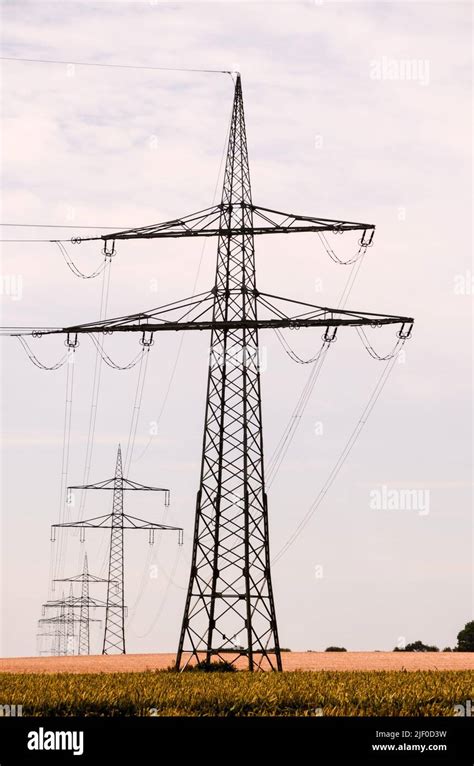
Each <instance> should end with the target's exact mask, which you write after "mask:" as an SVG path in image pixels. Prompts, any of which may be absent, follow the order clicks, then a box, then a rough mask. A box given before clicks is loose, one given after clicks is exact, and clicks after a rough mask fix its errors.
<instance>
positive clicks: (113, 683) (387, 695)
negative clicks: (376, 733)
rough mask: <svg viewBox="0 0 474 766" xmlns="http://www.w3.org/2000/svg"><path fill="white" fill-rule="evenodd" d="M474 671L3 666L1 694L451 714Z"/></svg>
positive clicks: (57, 709)
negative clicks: (21, 669)
mask: <svg viewBox="0 0 474 766" xmlns="http://www.w3.org/2000/svg"><path fill="white" fill-rule="evenodd" d="M473 680H474V674H473V673H472V671H469V670H467V671H420V670H418V671H413V672H408V671H316V672H315V671H293V672H288V671H287V672H283V673H249V672H246V671H242V672H236V673H221V672H214V673H205V672H202V671H197V672H196V671H195V672H190V673H176V672H167V671H145V672H135V673H94V674H81V673H50V674H40V673H21V674H20V673H2V674H0V702H3V701H6V700H8V701H9V703H10V704H16V705H20V704H21V705H22V706H23V715H32V716H39V715H50V716H71V715H84V716H118V715H121V716H123V715H125V716H151V715H153V716H452V715H454V706H455V705H456V704H459V703H462V702H464V701H465V700H466V699H470V698H471V697H472V696H473Z"/></svg>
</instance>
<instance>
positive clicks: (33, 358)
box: [14, 335, 67, 372]
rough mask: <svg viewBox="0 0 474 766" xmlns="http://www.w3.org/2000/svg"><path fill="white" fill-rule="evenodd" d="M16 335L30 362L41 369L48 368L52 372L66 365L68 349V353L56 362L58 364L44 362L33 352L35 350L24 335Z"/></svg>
mask: <svg viewBox="0 0 474 766" xmlns="http://www.w3.org/2000/svg"><path fill="white" fill-rule="evenodd" d="M14 337H15V338H18V340H19V341H20V343H21V345H22V346H23V348H24V350H25V352H26V354H27V356H28V359H29V360H30V362H32V363H33V364H34V365H35V367H38V368H39V369H40V370H48V371H49V372H51V371H52V370H59V368H60V367H63V365H65V364H66V362H67V351H66V353H65V354H63V356H62V357H61V359H60V360H59V362H56V364H52V365H46V364H43V363H42V362H40V360H39V359H38V357H37V356H36V355H35V354H34V353H33V351H32V350H31V348H30V347H29V345H28V343H27V342H26V340H25V339H24V338H23V336H21V335H15V336H14Z"/></svg>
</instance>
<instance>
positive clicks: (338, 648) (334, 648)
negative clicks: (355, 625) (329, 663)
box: [324, 646, 347, 652]
mask: <svg viewBox="0 0 474 766" xmlns="http://www.w3.org/2000/svg"><path fill="white" fill-rule="evenodd" d="M324 651H325V652H347V649H344V647H343V646H328V648H327V649H325V650H324Z"/></svg>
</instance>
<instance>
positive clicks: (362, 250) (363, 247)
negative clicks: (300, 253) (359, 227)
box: [316, 231, 371, 266]
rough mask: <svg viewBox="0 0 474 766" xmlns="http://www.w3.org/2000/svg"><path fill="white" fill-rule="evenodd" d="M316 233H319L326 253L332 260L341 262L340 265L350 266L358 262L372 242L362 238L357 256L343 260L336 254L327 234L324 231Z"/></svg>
mask: <svg viewBox="0 0 474 766" xmlns="http://www.w3.org/2000/svg"><path fill="white" fill-rule="evenodd" d="M316 234H317V235H318V237H319V239H320V240H321V242H322V245H323V247H324V249H325V251H326V253H327V254H328V255H329V257H330V258H331V260H332V261H334V263H337V264H339V266H350V265H351V264H353V263H356V262H357V261H358V260H359V259H360V258H362V257H363V256H364V255H365V253H366V252H367V248H368V247H369V246H370V244H371V242H363V240H361V241H360V242H359V249H358V251H357V253H356V254H355V256H354V257H353V258H350V259H349V260H348V261H343V260H341V258H339V257H338V256H337V255H336V253H335V252H334V250H333V249H332V247H331V245H330V244H329V241H328V239H327V237H326V236H325V234H324V233H323V232H322V231H317V232H316Z"/></svg>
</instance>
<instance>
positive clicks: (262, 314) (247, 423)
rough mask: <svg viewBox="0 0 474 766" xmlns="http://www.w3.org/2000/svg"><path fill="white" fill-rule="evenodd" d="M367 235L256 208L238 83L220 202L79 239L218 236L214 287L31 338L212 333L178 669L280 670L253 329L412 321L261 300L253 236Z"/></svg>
mask: <svg viewBox="0 0 474 766" xmlns="http://www.w3.org/2000/svg"><path fill="white" fill-rule="evenodd" d="M374 230H375V226H374V225H373V224H365V223H357V222H350V221H341V220H334V219H322V218H314V217H309V216H300V215H294V214H288V213H281V212H279V211H275V210H270V209H268V208H263V207H259V206H256V205H254V204H253V202H252V194H251V184H250V173H249V163H248V152H247V138H246V130H245V119H244V107H243V98H242V87H241V79H240V75H237V78H236V83H235V93H234V103H233V113H232V123H231V130H230V136H229V144H228V151H227V160H226V166H225V174H224V185H223V193H222V199H221V203H220V204H219V205H217V206H214V207H212V208H207V209H205V210H201V211H199V212H198V213H195V214H192V215H189V216H185V217H183V218H180V219H174V220H172V221H168V222H165V223H162V224H157V225H153V226H146V227H142V228H137V229H128V230H125V231H119V232H116V233H113V234H105V235H103V236H101V237H90V238H87V239H88V240H94V239H97V240H102V241H103V242H104V245H105V247H104V250H105V252H106V253H107V252H114V249H115V241H116V240H117V241H118V240H121V239H149V238H164V237H201V236H217V237H218V246H217V266H216V278H215V284H214V287H213V288H212V290H210V291H208V292H207V293H202V294H200V295H196V296H192V297H190V298H186V299H184V300H181V301H176V302H174V303H171V304H168V305H166V306H163V307H160V308H158V309H154V310H152V311H148V312H141V313H138V314H133V315H128V316H124V317H118V318H115V319H108V320H104V321H99V322H90V323H86V324H79V325H74V326H69V327H66V328H57V329H53V330H51V329H49V328H48V329H44V330H42V329H37V330H35V331H34V333H33V334H34V335H36V336H40V335H43V334H51V333H65V334H67V339H68V342H71V343H74V342H75V341H76V340H77V335H78V334H79V333H98V332H104V331H107V332H140V333H142V336H143V338H142V342H145V343H147V344H150V343H151V342H152V336H153V334H154V333H155V332H162V331H184V330H187V331H189V330H210V331H211V342H210V352H211V353H210V366H209V372H208V385H207V398H206V413H205V425H204V441H203V451H202V462H201V478H200V485H199V490H198V493H197V500H196V517H195V525H194V542H193V553H192V562H191V572H190V579H189V587H188V592H187V597H186V603H185V610H184V616H183V622H182V628H181V633H180V638H179V646H178V652H177V667H178V668H181V667H183V666H184V665H185V664H187V663H189V662H199V661H201V660H203V659H205V660H206V661H207V662H209V661H211V659H212V658H213V657H217V658H218V659H221V660H226V661H231V662H235V661H237V659H238V658H239V657H241V656H243V657H245V658H246V661H247V664H248V668H249V670H254V669H257V668H273V669H278V670H280V669H281V667H282V664H281V652H280V645H279V639H278V630H277V622H276V615H275V607H274V599H273V590H272V582H271V572H270V552H269V535H268V507H267V496H266V492H265V476H264V462H263V436H262V415H261V391H260V369H259V335H258V331H259V330H260V329H266V328H274V329H279V328H288V327H293V328H299V327H324V328H325V335H324V342H325V343H329V342H331V340H333V339H334V337H335V333H336V330H337V328H338V327H340V326H353V327H354V326H355V327H362V326H380V325H384V324H399V325H401V327H400V331H399V337H400V338H401V339H402V340H403V339H406V338H407V337H409V335H410V333H411V329H412V325H413V319H412V318H411V317H403V316H393V315H387V314H375V313H368V312H359V311H346V310H338V309H331V308H327V307H321V306H316V305H313V304H308V303H302V302H301V301H297V300H291V299H288V298H283V297H280V296H275V295H269V294H267V293H263V292H261V291H260V290H258V289H257V286H256V277H255V251H254V236H255V235H256V234H258V235H262V234H278V233H294V232H318V233H322V232H338V233H342V232H347V231H361V232H363V233H362V238H361V240H360V243H359V244H360V246H361V248H362V249H364V248H366V247H367V246H368V245H370V244H371V243H372V239H373V234H374ZM73 241H74V242H77V243H78V242H80V241H85V240H84V239H82V240H81V239H80V238H78V237H77V238H75V239H74V240H73ZM107 243H111V250H110V251H107ZM330 328H332V331H331V332H330Z"/></svg>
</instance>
